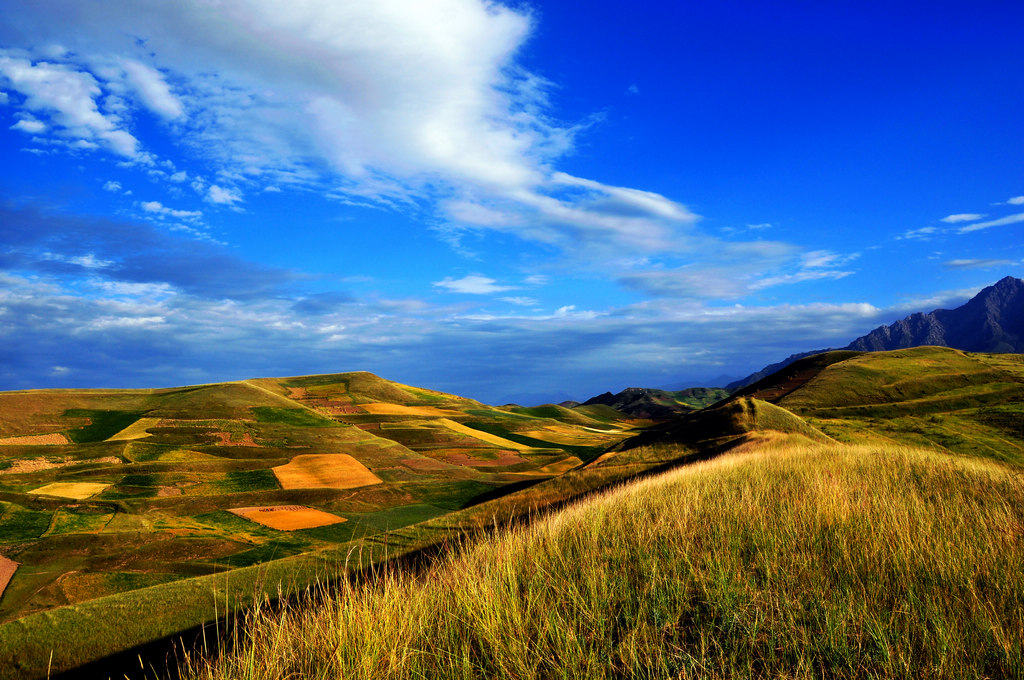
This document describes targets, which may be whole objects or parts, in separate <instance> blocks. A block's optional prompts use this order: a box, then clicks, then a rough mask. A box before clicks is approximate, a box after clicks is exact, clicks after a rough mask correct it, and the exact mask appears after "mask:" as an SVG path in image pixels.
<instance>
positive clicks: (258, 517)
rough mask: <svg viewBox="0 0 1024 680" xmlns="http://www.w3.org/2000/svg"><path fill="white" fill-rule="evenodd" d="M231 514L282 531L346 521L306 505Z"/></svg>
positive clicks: (263, 508)
mask: <svg viewBox="0 0 1024 680" xmlns="http://www.w3.org/2000/svg"><path fill="white" fill-rule="evenodd" d="M229 512H231V513H232V514H235V515H238V516H239V517H242V518H244V519H247V520H249V521H250V522H256V523H257V524H262V525H263V526H267V527H270V528H271V529H278V530H280V531H295V530H296V529H313V528H315V527H325V526H327V525H329V524H340V523H341V522H344V521H346V520H345V518H344V517H338V516H337V515H332V514H331V513H329V512H324V511H322V510H315V509H313V508H307V507H306V506H304V505H263V506H256V507H251V508H233V509H231V510H229Z"/></svg>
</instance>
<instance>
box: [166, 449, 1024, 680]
mask: <svg viewBox="0 0 1024 680" xmlns="http://www.w3.org/2000/svg"><path fill="white" fill-rule="evenodd" d="M772 442H774V443H772ZM1022 527H1024V486H1022V484H1021V480H1020V478H1019V475H1018V474H1017V470H1016V469H1014V468H1010V467H1007V466H1005V465H1003V464H999V463H996V462H991V461H981V460H979V459H962V458H961V459H954V458H951V457H949V456H946V455H941V454H937V453H934V452H930V451H923V450H915V449H906V448H899V447H889V448H879V447H856V446H839V445H830V444H809V443H803V444H798V445H794V444H793V443H792V440H790V441H786V440H785V438H775V439H769V440H762V441H759V442H756V443H753V442H752V443H751V444H750V445H748V446H745V447H743V448H741V449H738V450H736V451H735V452H733V453H730V454H728V455H726V456H722V457H719V458H718V459H716V460H714V461H710V462H706V463H702V464H698V465H694V466H689V467H686V468H681V469H678V470H676V471H673V472H669V473H666V474H664V475H660V476H657V477H654V478H649V479H646V480H644V481H641V482H637V483H634V484H631V485H628V486H625V487H622V488H618V489H616V490H613V491H610V492H607V493H606V494H603V495H600V496H597V497H593V498H590V499H588V500H585V501H583V502H581V503H579V504H577V505H574V506H572V507H569V508H567V509H565V510H563V511H562V512H559V513H557V514H555V515H553V516H550V517H547V518H544V519H542V520H540V521H538V522H536V523H535V524H534V525H532V526H529V527H516V528H510V529H509V530H507V531H504V532H502V533H501V534H500V535H498V536H495V537H493V538H492V539H490V540H487V541H485V542H483V543H481V544H479V545H476V546H472V547H468V548H467V550H466V551H465V552H463V553H461V554H457V555H453V556H450V557H448V558H446V559H444V560H443V561H442V562H441V563H439V564H438V565H436V566H435V567H434V568H433V569H432V570H431V571H430V572H429V573H427V574H426V575H422V576H418V577H417V576H413V575H409V574H405V573H401V572H384V573H382V574H380V575H379V577H378V578H376V579H375V580H374V581H373V582H372V583H370V584H364V585H362V586H349V587H345V588H343V590H342V592H340V593H338V594H323V593H320V594H317V593H314V594H313V595H311V597H310V598H309V600H307V601H306V602H304V603H302V604H301V605H300V606H295V607H291V608H287V609H285V610H283V611H270V610H257V611H254V612H252V614H251V617H250V618H249V620H248V623H247V625H245V626H243V627H241V628H239V629H238V637H237V639H236V640H235V642H234V644H233V645H232V648H231V649H230V651H228V652H226V653H225V654H224V655H223V656H222V657H221V658H219V659H218V658H212V657H211V658H207V659H202V658H199V659H193V660H192V661H191V663H189V664H188V665H187V667H186V668H185V676H186V677H187V678H191V679H194V680H200V679H202V680H220V679H227V678H251V679H253V680H262V679H266V680H270V679H275V680H276V679H278V678H286V677H303V678H336V677H344V678H379V677H389V678H456V677H457V678H487V677H516V678H524V679H530V678H552V677H572V678H612V677H701V678H747V677H787V678H817V677H843V678H919V677H931V678H963V677H979V678H980V677H991V678H995V677H1019V674H1020V671H1021V668H1024V656H1022V651H1021V650H1022V649H1024V622H1022V619H1021V612H1022V611H1024V571H1022V570H1021V569H1020V568H1019V567H1020V564H1021V563H1024V540H1022V538H1024V534H1022Z"/></svg>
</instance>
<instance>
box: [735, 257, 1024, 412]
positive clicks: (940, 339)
mask: <svg viewBox="0 0 1024 680" xmlns="http://www.w3.org/2000/svg"><path fill="white" fill-rule="evenodd" d="M924 345H936V346H939V347H952V348H953V349H959V350H963V351H965V352H987V353H1020V352H1024V281H1021V280H1020V279H1018V278H1014V277H1012V276H1007V277H1005V278H1003V279H1000V280H999V281H997V282H996V283H995V284H994V285H991V286H988V287H987V288H983V289H982V290H981V291H980V292H979V293H978V294H977V295H975V296H974V297H973V298H971V299H970V300H969V301H967V302H966V303H964V304H963V305H961V306H960V307H957V308H956V309H936V310H933V311H931V312H928V313H923V312H916V313H914V314H911V315H910V316H908V317H906V318H904V319H900V320H899V321H896V322H895V323H892V324H889V325H888V326H879V327H878V328H876V329H874V330H873V331H871V332H870V333H868V334H867V335H862V336H861V337H859V338H857V339H856V340H854V341H853V342H851V343H850V344H848V345H846V346H845V347H842V348H839V349H845V350H854V351H858V352H880V351H888V350H894V349H906V348H908V347H921V346H924ZM829 349H832V348H829ZM829 349H817V350H812V351H810V352H799V353H797V354H793V355H791V356H789V357H787V358H785V359H783V360H782V361H779V362H777V363H774V364H770V365H768V366H765V367H764V368H763V369H761V370H760V371H757V372H756V373H752V374H750V375H748V376H747V377H746V378H743V379H742V380H737V381H735V382H732V383H729V384H728V385H726V386H725V389H727V390H729V391H730V392H733V391H735V390H738V389H740V388H742V387H745V386H747V385H750V384H752V383H755V382H757V381H758V380H761V379H762V378H765V377H767V376H769V375H771V374H772V373H775V372H776V371H778V370H780V369H783V368H785V367H786V366H789V365H790V364H792V363H793V362H794V361H798V360H800V359H803V358H805V357H809V356H812V355H814V354H820V353H821V352H827V351H829Z"/></svg>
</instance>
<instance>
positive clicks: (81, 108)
mask: <svg viewBox="0 0 1024 680" xmlns="http://www.w3.org/2000/svg"><path fill="white" fill-rule="evenodd" d="M10 54H11V51H10V50H7V51H0V76H2V77H3V78H4V80H5V81H6V82H7V83H8V85H9V86H10V87H11V88H12V89H15V90H18V91H19V92H20V93H21V94H23V95H24V96H25V103H24V106H25V108H26V109H28V110H30V111H32V112H34V113H36V114H37V115H46V116H48V117H49V118H50V121H51V122H52V123H54V124H55V125H57V126H59V127H60V128H61V129H62V134H63V135H65V136H67V137H71V138H77V139H81V140H85V141H90V140H93V139H96V140H99V141H100V142H101V143H102V144H104V145H105V146H106V147H107V148H108V149H110V150H111V151H113V152H114V153H116V154H119V155H121V156H128V157H134V156H135V155H136V153H137V151H138V140H136V139H135V137H133V136H132V135H131V134H130V133H129V132H127V131H126V130H124V129H122V128H121V127H120V125H119V122H118V121H117V119H116V118H115V117H114V116H112V115H104V114H103V113H101V112H100V110H99V108H98V106H97V103H96V100H97V99H98V98H99V97H100V95H101V94H102V90H101V89H100V86H99V83H98V82H97V81H96V79H95V78H94V77H93V76H92V75H91V74H90V73H87V72H84V71H77V70H74V69H72V68H70V67H67V66H64V65H61V64H51V63H48V62H38V63H35V64H33V63H32V62H31V61H29V60H28V59H26V58H23V57H17V56H10Z"/></svg>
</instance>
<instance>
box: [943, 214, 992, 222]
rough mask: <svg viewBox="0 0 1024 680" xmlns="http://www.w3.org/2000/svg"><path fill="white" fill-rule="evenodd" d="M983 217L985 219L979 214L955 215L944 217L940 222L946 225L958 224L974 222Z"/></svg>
mask: <svg viewBox="0 0 1024 680" xmlns="http://www.w3.org/2000/svg"><path fill="white" fill-rule="evenodd" d="M983 217H985V215H982V214H979V213H957V214H955V215H946V216H945V217H943V218H942V220H941V221H942V222H945V223H946V224H957V223H959V222H974V221H975V220H980V219H981V218H983Z"/></svg>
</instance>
